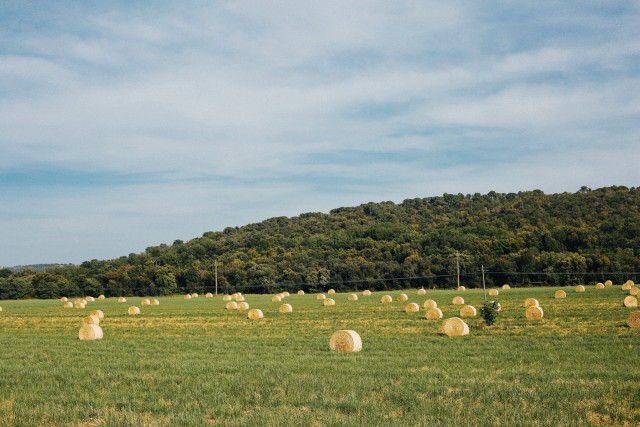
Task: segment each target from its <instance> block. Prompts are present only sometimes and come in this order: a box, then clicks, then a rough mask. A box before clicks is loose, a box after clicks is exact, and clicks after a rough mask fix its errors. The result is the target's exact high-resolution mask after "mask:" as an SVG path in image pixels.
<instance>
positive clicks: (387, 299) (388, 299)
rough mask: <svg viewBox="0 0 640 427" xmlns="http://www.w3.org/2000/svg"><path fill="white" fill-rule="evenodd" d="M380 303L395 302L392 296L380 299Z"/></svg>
mask: <svg viewBox="0 0 640 427" xmlns="http://www.w3.org/2000/svg"><path fill="white" fill-rule="evenodd" d="M380 302H383V303H385V304H386V303H389V302H393V298H391V295H385V296H383V297H382V298H380Z"/></svg>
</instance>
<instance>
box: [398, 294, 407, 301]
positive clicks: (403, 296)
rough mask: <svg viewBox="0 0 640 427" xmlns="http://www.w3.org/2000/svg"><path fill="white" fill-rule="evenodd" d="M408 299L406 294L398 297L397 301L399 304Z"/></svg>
mask: <svg viewBox="0 0 640 427" xmlns="http://www.w3.org/2000/svg"><path fill="white" fill-rule="evenodd" d="M408 299H409V296H408V295H407V294H400V295H398V301H400V302H404V301H406V300H408Z"/></svg>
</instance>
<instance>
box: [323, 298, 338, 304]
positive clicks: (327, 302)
mask: <svg viewBox="0 0 640 427" xmlns="http://www.w3.org/2000/svg"><path fill="white" fill-rule="evenodd" d="M322 304H324V305H325V306H330V305H336V301H335V300H334V299H333V298H325V300H324V301H323V302H322Z"/></svg>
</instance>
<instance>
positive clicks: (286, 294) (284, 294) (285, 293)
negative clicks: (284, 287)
mask: <svg viewBox="0 0 640 427" xmlns="http://www.w3.org/2000/svg"><path fill="white" fill-rule="evenodd" d="M289 295H290V294H289V292H287V291H284V292H283V293H282V296H285V297H288V296H289Z"/></svg>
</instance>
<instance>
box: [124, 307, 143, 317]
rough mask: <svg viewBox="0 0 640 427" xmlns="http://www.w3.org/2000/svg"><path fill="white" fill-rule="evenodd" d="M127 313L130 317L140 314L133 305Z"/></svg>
mask: <svg viewBox="0 0 640 427" xmlns="http://www.w3.org/2000/svg"><path fill="white" fill-rule="evenodd" d="M127 313H128V314H130V315H131V316H135V315H137V314H140V309H139V308H138V307H136V306H135V305H132V306H131V307H129V308H128V309H127Z"/></svg>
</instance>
